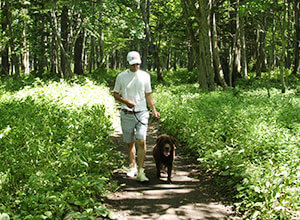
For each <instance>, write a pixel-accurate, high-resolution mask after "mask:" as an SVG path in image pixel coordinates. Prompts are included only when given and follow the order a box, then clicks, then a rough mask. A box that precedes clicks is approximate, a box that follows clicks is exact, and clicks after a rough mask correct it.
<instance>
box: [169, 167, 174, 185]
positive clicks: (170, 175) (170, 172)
mask: <svg viewBox="0 0 300 220" xmlns="http://www.w3.org/2000/svg"><path fill="white" fill-rule="evenodd" d="M172 169H173V165H172V164H170V165H168V182H169V183H172V180H171V177H172Z"/></svg>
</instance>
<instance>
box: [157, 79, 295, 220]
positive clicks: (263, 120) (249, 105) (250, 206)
mask: <svg viewBox="0 0 300 220" xmlns="http://www.w3.org/2000/svg"><path fill="white" fill-rule="evenodd" d="M154 100H156V102H157V103H156V107H157V108H158V109H159V111H160V113H161V124H162V126H163V128H164V129H165V131H166V132H167V133H170V134H173V135H175V136H176V137H177V138H178V139H179V140H180V141H181V142H182V143H184V144H183V148H184V151H186V152H189V153H190V154H191V155H196V156H197V158H198V161H199V163H200V165H201V166H202V168H204V169H206V170H207V171H209V172H211V173H214V174H217V175H219V176H220V177H226V179H227V180H228V181H220V184H223V185H225V186H224V188H225V187H226V188H229V189H232V192H236V193H235V197H236V198H237V199H238V202H237V203H236V205H237V209H238V210H240V211H243V212H244V215H245V217H246V218H249V217H251V218H262V219H265V218H267V219H273V218H296V217H299V200H298V198H299V197H300V190H299V188H300V187H299V177H300V176H299V175H300V170H299V167H300V159H299V158H300V157H299V154H300V151H299V143H300V137H299V133H300V106H299V103H300V102H299V98H297V97H296V96H294V95H293V93H292V92H290V93H289V94H285V95H283V94H281V93H280V92H279V90H277V89H274V88H273V89H272V96H271V98H268V96H267V93H266V91H265V90H262V89H254V90H250V89H248V90H244V89H241V88H239V89H233V90H227V91H225V92H221V91H215V92H210V93H203V92H200V91H199V90H198V85H196V84H195V85H191V84H187V85H180V86H171V87H168V88H167V87H165V86H158V87H157V88H156V93H155V94H154Z"/></svg>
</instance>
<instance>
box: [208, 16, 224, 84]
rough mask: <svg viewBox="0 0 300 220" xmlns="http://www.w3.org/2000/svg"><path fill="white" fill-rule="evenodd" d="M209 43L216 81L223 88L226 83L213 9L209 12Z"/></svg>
mask: <svg viewBox="0 0 300 220" xmlns="http://www.w3.org/2000/svg"><path fill="white" fill-rule="evenodd" d="M211 26H212V27H211V30H212V34H211V43H212V50H213V63H214V71H215V76H216V82H217V83H218V84H219V85H220V86H222V87H223V88H226V87H227V84H226V82H225V79H224V73H223V69H222V66H221V62H220V55H219V50H218V41H217V39H218V36H217V25H216V14H215V11H212V14H211Z"/></svg>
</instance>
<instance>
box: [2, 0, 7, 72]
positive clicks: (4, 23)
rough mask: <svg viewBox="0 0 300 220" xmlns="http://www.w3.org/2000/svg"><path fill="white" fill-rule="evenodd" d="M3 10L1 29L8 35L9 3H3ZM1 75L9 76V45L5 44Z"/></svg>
mask: <svg viewBox="0 0 300 220" xmlns="http://www.w3.org/2000/svg"><path fill="white" fill-rule="evenodd" d="M1 10H2V22H1V28H2V32H3V33H5V34H6V35H7V34H8V30H7V29H8V26H9V5H8V1H7V0H5V1H1ZM1 61H2V62H1V75H8V74H9V57H8V45H7V44H5V45H4V46H3V49H2V51H1Z"/></svg>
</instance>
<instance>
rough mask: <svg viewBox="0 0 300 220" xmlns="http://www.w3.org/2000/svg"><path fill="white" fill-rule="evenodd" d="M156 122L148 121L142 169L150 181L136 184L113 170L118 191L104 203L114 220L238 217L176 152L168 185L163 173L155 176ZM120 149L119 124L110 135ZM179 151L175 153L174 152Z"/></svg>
mask: <svg viewBox="0 0 300 220" xmlns="http://www.w3.org/2000/svg"><path fill="white" fill-rule="evenodd" d="M157 128H158V124H157V122H156V121H151V120H150V121H149V129H148V136H147V154H146V160H145V172H146V175H147V176H148V178H149V179H150V181H149V182H148V183H139V182H137V181H136V180H135V178H129V177H127V176H126V173H125V172H122V171H115V173H114V179H116V180H117V181H118V182H119V184H120V185H121V187H120V190H118V191H117V192H114V193H111V194H109V195H107V197H106V199H105V203H106V206H107V207H108V208H110V209H111V210H112V211H114V213H115V214H116V216H117V218H118V219H128V220H129V219H166V220H169V219H171V220H176V219H239V218H238V217H235V215H234V213H233V211H232V209H231V207H230V206H226V205H224V204H222V203H221V202H220V201H219V199H218V197H220V196H219V195H220V193H219V192H218V189H217V187H215V186H212V185H211V184H210V183H209V180H208V179H207V177H203V178H202V177H201V176H200V177H199V172H198V171H197V169H196V165H195V164H192V163H191V162H190V161H189V159H188V158H185V157H184V156H181V155H180V151H179V150H178V151H177V155H176V159H175V168H174V172H173V175H172V181H173V183H172V184H168V183H167V181H166V180H167V178H166V177H167V176H166V174H163V175H162V178H161V180H158V179H157V178H156V174H155V172H156V171H155V164H154V160H153V157H152V148H153V146H154V144H155V140H156V138H157V136H158V133H159V131H158V129H157ZM112 138H113V140H114V141H115V143H116V144H117V145H118V146H120V150H121V151H123V152H124V153H125V154H126V151H125V150H126V149H125V147H124V144H123V143H122V136H121V131H120V127H119V126H117V127H116V128H115V134H114V135H113V136H112ZM178 152H179V153H178Z"/></svg>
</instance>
